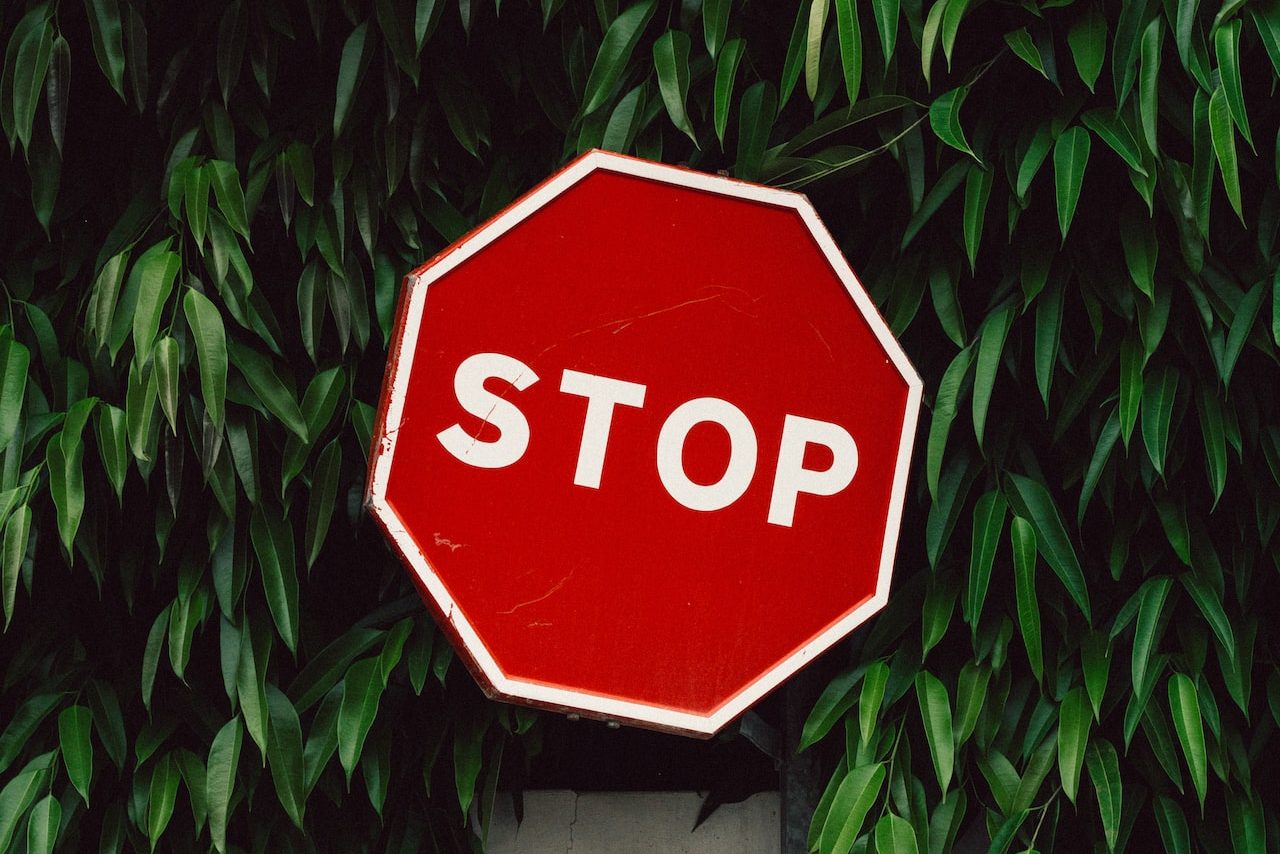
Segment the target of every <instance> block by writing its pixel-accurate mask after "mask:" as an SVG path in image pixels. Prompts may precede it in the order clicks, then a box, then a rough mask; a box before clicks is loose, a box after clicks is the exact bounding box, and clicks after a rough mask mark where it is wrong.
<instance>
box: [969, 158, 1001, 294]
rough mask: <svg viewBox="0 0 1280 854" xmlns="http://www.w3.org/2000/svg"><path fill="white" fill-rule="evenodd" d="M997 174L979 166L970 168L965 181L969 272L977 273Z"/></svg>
mask: <svg viewBox="0 0 1280 854" xmlns="http://www.w3.org/2000/svg"><path fill="white" fill-rule="evenodd" d="M994 180H995V172H994V171H993V170H991V169H984V168H982V167H981V166H979V165H978V164H976V163H975V164H973V165H972V166H971V167H970V168H969V174H968V175H966V176H965V179H964V249H965V254H967V255H968V256H969V272H971V273H972V272H974V271H975V265H976V263H977V258H978V245H979V243H981V241H982V224H983V220H984V219H985V218H986V214H987V201H988V200H989V199H990V198H991V185H992V183H993V182H994Z"/></svg>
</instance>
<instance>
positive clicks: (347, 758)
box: [338, 657, 383, 783]
mask: <svg viewBox="0 0 1280 854" xmlns="http://www.w3.org/2000/svg"><path fill="white" fill-rule="evenodd" d="M343 683H344V685H345V687H344V689H343V693H342V707H341V709H340V710H339V712H338V759H339V760H340V761H341V762H342V768H343V770H344V771H346V772H347V781H348V783H350V781H351V772H352V771H354V770H355V767H356V763H357V762H359V761H360V753H361V751H362V750H363V749H364V741H365V738H366V737H368V735H369V729H370V727H372V726H373V720H374V718H375V717H376V716H377V714H378V701H379V700H380V699H381V698H382V690H383V683H382V668H381V667H380V665H379V663H378V659H377V658H376V657H375V658H366V659H362V660H361V661H357V662H356V663H355V664H353V665H351V667H350V668H348V669H347V675H346V678H345V679H344V680H343Z"/></svg>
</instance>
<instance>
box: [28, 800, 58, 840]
mask: <svg viewBox="0 0 1280 854" xmlns="http://www.w3.org/2000/svg"><path fill="white" fill-rule="evenodd" d="M61 823H62V804H60V803H58V799H57V798H55V797H54V796H53V795H45V796H44V797H43V798H41V799H40V801H39V802H38V803H37V804H36V805H35V806H34V807H32V808H31V816H30V818H28V819H27V854H52V852H53V848H54V844H55V843H56V842H57V841H58V828H59V825H61Z"/></svg>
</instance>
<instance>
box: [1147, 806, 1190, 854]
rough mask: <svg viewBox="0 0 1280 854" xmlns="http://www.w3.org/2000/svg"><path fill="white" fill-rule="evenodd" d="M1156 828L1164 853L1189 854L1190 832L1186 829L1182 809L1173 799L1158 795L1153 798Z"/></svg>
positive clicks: (1185, 820)
mask: <svg viewBox="0 0 1280 854" xmlns="http://www.w3.org/2000/svg"><path fill="white" fill-rule="evenodd" d="M1154 806H1155V810H1154V812H1155V816H1156V827H1158V828H1159V829H1160V841H1161V842H1162V843H1163V844H1164V849H1165V851H1169V852H1172V854H1190V852H1191V831H1190V830H1189V829H1188V828H1187V819H1186V816H1184V815H1183V814H1182V807H1180V806H1178V802H1177V801H1175V800H1174V799H1173V798H1167V797H1164V796H1162V795H1158V796H1156V798H1155V803H1154Z"/></svg>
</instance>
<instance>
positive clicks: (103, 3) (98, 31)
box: [84, 0, 124, 99]
mask: <svg viewBox="0 0 1280 854" xmlns="http://www.w3.org/2000/svg"><path fill="white" fill-rule="evenodd" d="M84 5H85V9H86V11H87V12H88V18H89V35H90V41H91V42H92V44H93V52H94V54H95V55H96V56H97V59H98V66H99V67H100V68H101V69H102V73H103V74H105V75H106V76H107V82H108V83H110V84H111V88H112V89H115V90H116V94H117V95H119V96H120V97H121V98H122V99H123V98H124V37H123V29H122V27H121V19H120V7H119V4H118V2H117V0H85V3H84Z"/></svg>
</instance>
